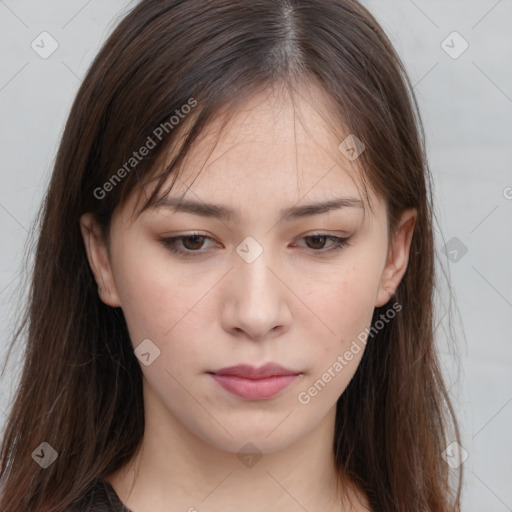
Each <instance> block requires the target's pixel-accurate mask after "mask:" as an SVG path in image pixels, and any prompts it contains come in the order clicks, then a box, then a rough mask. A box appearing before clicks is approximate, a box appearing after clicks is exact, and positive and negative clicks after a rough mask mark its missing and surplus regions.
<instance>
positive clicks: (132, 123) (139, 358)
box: [0, 0, 461, 512]
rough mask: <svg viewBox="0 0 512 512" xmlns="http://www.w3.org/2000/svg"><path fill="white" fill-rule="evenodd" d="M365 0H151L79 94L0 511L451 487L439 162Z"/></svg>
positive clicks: (45, 249) (49, 203)
mask: <svg viewBox="0 0 512 512" xmlns="http://www.w3.org/2000/svg"><path fill="white" fill-rule="evenodd" d="M422 133H423V132H422V125H421V119H420V116H419V114H418V107H417V104H416V100H415V97H414V93H413V91H412V88H411V86H410V82H409V80H408V77H407V74H406V72H405V70H404V68H403V65H402V63H401V61H400V59H399V57H398V56H397V54H396V53H395V51H394V49H393V48H392V46H391V44H390V42H389V40H388V38H387V37H386V35H385V34H384V32H383V31H382V29H381V28H380V27H379V25H378V23H377V22H376V20H375V19H374V18H373V17H372V15H371V14H370V13H369V12H368V11H367V10H366V9H365V8H364V7H362V6H361V5H360V4H359V3H357V2H356V1H354V0H323V1H322V0H262V1H259V2H254V1H252V0H236V1H233V0H229V1H228V0H209V1H204V0H201V1H198V0H197V1H194V0H181V1H178V0H164V1H162V0H143V1H141V2H140V3H139V4H138V5H137V6H136V7H135V8H134V9H133V10H132V11H131V12H130V13H129V14H128V15H127V16H126V17H125V18H124V19H123V20H122V21H121V23H120V24H119V25H118V27H117V28H116V29H115V31H114V32H113V34H112V35H111V36H110V38H109V39H108V41H107V42H106V43H105V45H104V47H103V48H102V50H101V51H100V53H99V55H98V56H97V58H96V59H95V61H94V62H93V64H92V66H91V68H90V70H89V72H88V74H87V76H86V78H85V79H84V81H83V84H82V86H81V88H80V90H79V92H78V94H77V97H76V100H75V103H74V105H73V107H72V110H71V113H70V116H69V120H68V122H67V125H66V128H65V132H64V134H63V138H62V142H61V145H60V149H59V153H58V156H57V160H56V163H55V168H54V172H53V175H52V180H51V183H50V185H49V188H48V191H47V194H46V197H45V201H44V204H43V208H42V211H41V220H40V225H39V231H38V244H37V249H36V257H35V267H34V275H33V281H32V287H31V292H30V301H29V307H28V308H27V311H26V315H25V317H24V319H23V322H22V324H21V325H20V329H19V330H18V331H17V335H16V336H15V339H17V338H19V337H20V336H21V334H20V333H21V332H22V330H23V328H24V327H25V326H26V327H27V331H28V332H27V352H26V356H25V365H24V368H23V373H22V377H21V382H20V386H19V389H18V393H17V396H16V399H15V402H14V404H13V407H12V410H11V413H10V416H9V419H8V422H7V426H6V431H5V435H4V439H3V445H2V459H1V477H2V495H1V498H0V509H1V510H2V511H5V512H12V511H15V510H16V511H17V512H19V511H20V510H26V511H29V510H30V511H44V512H46V511H50V510H51V511H52V512H60V511H64V510H77V511H85V510H92V511H107V510H110V511H112V510H115V511H118V510H131V511H133V512H146V511H153V512H154V511H156V512H159V511H164V510H188V511H194V510H200V511H203V510H205V511H206V510H208V511H213V510H223V511H224V510H240V509H243V510H249V511H252V510H265V511H277V510H283V509H284V510H288V511H295V510H297V511H299V510H310V511H312V510H330V511H349V510H356V511H362V510H373V511H380V512H391V511H397V512H398V511H400V512H411V511H420V510H421V511H432V512H434V511H435V512H445V511H455V510H459V508H460V505H459V503H460V502H459V499H460V496H459V495H460V488H461V484H460V478H459V482H458V488H457V489H456V493H455V496H452V492H451V489H450V485H449V482H448V480H449V477H450V473H449V471H450V468H449V467H448V465H447V464H446V462H445V461H444V460H443V457H442V452H443V450H444V449H445V448H446V445H447V444H448V443H449V442H450V440H453V439H456V440H458V439H459V432H458V428H457V422H456V420H455V418H454V415H453V411H452V408H451V405H450V401H449V398H448V394H447V392H446V388H445V384H444V381H443V377H442V375H441V372H440V369H439V362H438V354H437V352H436V348H435V340H434V332H433V331H434V329H433V311H434V309H433V292H434V285H435V279H434V277H435V275H434V263H435V260H434V243H433V230H432V222H433V207H432V204H431V181H430V180H431V177H430V173H429V170H428V164H427V159H426V155H425V149H424V145H425V144H424V138H423V135H422Z"/></svg>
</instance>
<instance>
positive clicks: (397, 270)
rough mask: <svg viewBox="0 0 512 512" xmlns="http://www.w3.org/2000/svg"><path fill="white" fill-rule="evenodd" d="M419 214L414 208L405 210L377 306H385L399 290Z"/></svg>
mask: <svg viewBox="0 0 512 512" xmlns="http://www.w3.org/2000/svg"><path fill="white" fill-rule="evenodd" d="M417 216H418V212H417V210H416V209H414V208H410V209H408V210H405V211H404V212H403V213H402V215H401V217H400V220H399V222H398V225H397V228H396V230H395V233H394V237H393V240H392V241H391V246H390V248H389V252H388V258H387V261H386V266H385V267H384V271H383V272H382V279H381V283H380V287H379V290H378V293H377V299H376V302H375V305H376V306H377V307H379V306H383V305H384V304H386V303H387V302H389V300H390V299H391V296H392V295H393V294H394V293H395V290H396V289H397V288H398V285H399V284H400V281H401V280H402V277H403V275H404V274H405V271H406V270H407V264H408V262H409V249H410V247H411V241H412V235H413V232H414V226H415V224H416V218H417Z"/></svg>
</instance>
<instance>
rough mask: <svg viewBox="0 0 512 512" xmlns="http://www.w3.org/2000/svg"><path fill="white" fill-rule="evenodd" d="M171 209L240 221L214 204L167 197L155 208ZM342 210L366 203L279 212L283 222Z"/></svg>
mask: <svg viewBox="0 0 512 512" xmlns="http://www.w3.org/2000/svg"><path fill="white" fill-rule="evenodd" d="M153 208H154V209H158V208H169V209H171V210H172V211H174V212H185V213H190V214H192V215H199V216H201V217H213V218H216V219H221V220H226V221H228V220H230V219H232V218H233V219H235V220H236V221H237V222H238V220H239V219H240V214H239V213H238V211H236V210H233V209H232V208H230V207H228V206H226V205H222V204H213V203H204V202H198V201H192V200H190V199H180V198H178V197H169V196H165V197H162V198H160V199H158V200H157V201H156V202H155V205H154V207H153ZM342 208H363V209H364V203H363V201H362V200H361V199H358V198H356V197H337V198H334V199H331V200H328V201H323V202H318V203H310V204H304V205H298V206H297V205H294V206H291V207H288V208H284V209H281V210H280V211H279V214H280V216H281V217H282V218H283V220H288V221H291V220H295V219H299V218H303V217H309V216H311V215H318V214H321V213H326V212H329V211H332V210H340V209H342Z"/></svg>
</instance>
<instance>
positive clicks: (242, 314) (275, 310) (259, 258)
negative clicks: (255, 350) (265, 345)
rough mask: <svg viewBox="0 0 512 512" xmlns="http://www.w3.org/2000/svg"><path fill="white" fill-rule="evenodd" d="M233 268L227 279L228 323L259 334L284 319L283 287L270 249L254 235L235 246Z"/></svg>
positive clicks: (254, 334) (256, 335) (251, 334)
mask: <svg viewBox="0 0 512 512" xmlns="http://www.w3.org/2000/svg"><path fill="white" fill-rule="evenodd" d="M236 252H237V255H236V259H235V268H234V269H233V272H232V275H231V279H230V282H229V290H228V297H227V302H228V303H229V304H230V307H228V308H227V309H228V310H229V311H230V312H231V314H232V315H234V316H233V317H231V318H230V319H229V322H230V324H231V327H238V328H240V329H242V330H244V331H246V332H247V333H248V334H249V335H250V336H254V337H260V336H263V335H264V334H265V333H266V332H268V331H270V330H272V329H273V328H274V327H275V326H277V325H280V324H282V323H283V322H284V318H281V315H282V313H283V310H284V308H283V296H282V292H283V287H282V284H281V283H280V280H279V279H278V278H277V277H276V276H275V275H274V272H275V269H274V267H276V264H275V263H276V262H275V261H273V258H272V253H271V251H270V250H266V249H265V248H264V247H263V244H262V243H259V242H258V241H257V240H256V239H255V238H253V237H247V238H246V239H245V240H244V241H243V242H242V243H241V244H239V246H238V247H237V248H236Z"/></svg>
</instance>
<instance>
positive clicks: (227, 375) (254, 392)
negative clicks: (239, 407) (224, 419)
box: [208, 363, 300, 400]
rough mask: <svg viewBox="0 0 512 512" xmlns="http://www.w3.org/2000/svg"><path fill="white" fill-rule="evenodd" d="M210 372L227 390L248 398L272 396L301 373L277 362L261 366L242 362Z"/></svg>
mask: <svg viewBox="0 0 512 512" xmlns="http://www.w3.org/2000/svg"><path fill="white" fill-rule="evenodd" d="M208 373H209V374H210V375H211V376H212V377H213V379H214V380H215V381H216V382H217V383H218V384H220V385H221V386H222V387H223V388H224V389H225V390H226V391H229V392H230V393H232V394H234V395H236V396H239V397H241V398H245V399H248V400H263V399H265V398H270V397H272V396H274V395H276V394H277V393H279V392H280V391H282V390H283V389H284V388H286V387H288V386H289V385H290V384H291V383H292V382H293V381H294V380H295V379H296V378H297V377H298V376H299V375H300V372H297V371H295V370H288V369H286V368H283V367H282V366H280V365H278V364H275V363H267V364H265V365H263V366H262V367H260V368H255V367H253V366H249V365H245V364H241V365H236V366H230V367H228V368H222V369H220V370H216V371H214V372H208Z"/></svg>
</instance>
